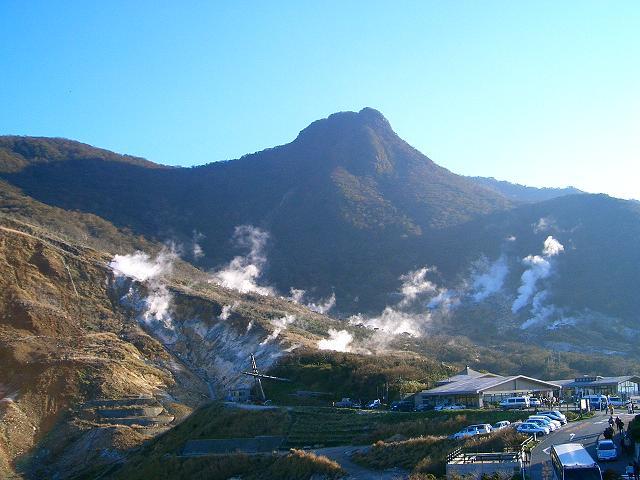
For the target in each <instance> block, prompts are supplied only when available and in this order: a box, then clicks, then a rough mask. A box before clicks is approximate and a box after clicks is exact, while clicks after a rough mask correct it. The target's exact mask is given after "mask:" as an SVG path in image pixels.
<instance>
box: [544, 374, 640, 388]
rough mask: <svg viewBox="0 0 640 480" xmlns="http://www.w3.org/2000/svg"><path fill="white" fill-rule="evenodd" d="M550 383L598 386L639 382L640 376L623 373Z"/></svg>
mask: <svg viewBox="0 0 640 480" xmlns="http://www.w3.org/2000/svg"><path fill="white" fill-rule="evenodd" d="M549 381H550V382H551V383H555V384H558V385H561V386H562V388H580V387H600V386H604V385H617V384H619V383H623V382H629V381H631V382H635V383H640V377H639V376H637V375H625V376H621V377H601V376H593V377H587V376H585V377H577V378H571V379H568V380H549Z"/></svg>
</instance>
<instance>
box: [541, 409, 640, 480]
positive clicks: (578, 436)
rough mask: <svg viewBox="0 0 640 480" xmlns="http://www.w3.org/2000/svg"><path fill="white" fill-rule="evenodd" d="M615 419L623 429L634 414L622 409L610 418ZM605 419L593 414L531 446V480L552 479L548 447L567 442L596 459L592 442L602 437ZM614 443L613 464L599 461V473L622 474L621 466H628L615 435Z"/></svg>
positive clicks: (604, 416) (618, 439)
mask: <svg viewBox="0 0 640 480" xmlns="http://www.w3.org/2000/svg"><path fill="white" fill-rule="evenodd" d="M615 416H619V417H620V418H621V419H622V420H623V421H624V423H625V429H626V428H627V426H628V425H629V422H630V421H631V420H632V419H633V418H634V416H635V415H633V414H627V413H626V410H625V411H624V412H623V411H616V412H615V414H614V418H615ZM608 420H609V414H606V413H604V412H596V415H595V416H594V417H591V418H588V419H585V420H581V421H577V422H573V423H569V424H567V425H566V426H564V427H563V428H562V429H560V430H558V431H556V432H554V433H551V434H550V435H547V436H545V437H543V438H542V441H541V442H540V444H539V445H538V446H536V447H535V449H534V450H533V452H532V455H531V466H530V475H531V480H543V479H544V480H546V479H547V478H552V475H551V472H552V470H551V461H550V456H549V451H550V449H551V446H552V445H556V444H561V443H571V442H576V443H582V444H583V445H584V446H585V448H586V449H587V451H588V452H589V454H591V456H592V457H593V458H594V459H597V456H596V443H597V441H598V437H600V436H601V435H602V432H603V431H604V429H605V428H606V427H607V426H608ZM615 442H616V445H617V447H618V453H619V456H618V459H617V460H616V461H613V462H599V464H600V468H601V469H602V472H603V473H604V472H605V471H606V470H607V469H612V470H614V471H615V472H617V473H619V474H622V473H624V469H625V466H626V465H627V464H628V463H629V459H630V457H628V456H625V454H624V453H622V449H621V448H620V438H619V436H618V435H616V437H615ZM546 472H548V473H549V476H545V473H546Z"/></svg>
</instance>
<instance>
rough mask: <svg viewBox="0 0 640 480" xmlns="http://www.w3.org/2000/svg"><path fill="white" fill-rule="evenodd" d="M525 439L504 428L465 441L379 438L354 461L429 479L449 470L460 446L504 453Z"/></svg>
mask: <svg viewBox="0 0 640 480" xmlns="http://www.w3.org/2000/svg"><path fill="white" fill-rule="evenodd" d="M523 439H524V437H523V436H522V435H520V434H518V433H517V432H515V431H514V430H504V431H501V432H497V433H495V434H493V435H489V436H483V437H475V438H470V439H467V440H464V441H463V442H459V441H455V440H450V439H448V438H446V437H436V436H426V437H418V438H411V439H409V440H405V441H400V442H382V441H379V442H376V443H375V444H373V446H372V447H371V449H370V450H369V451H367V452H364V453H357V454H355V455H354V457H353V460H354V461H355V462H356V463H359V464H361V465H363V466H365V467H368V468H373V469H375V470H383V469H386V468H390V467H401V468H404V469H406V470H410V471H412V473H413V474H415V475H418V476H416V478H425V479H426V478H429V477H428V475H429V474H430V475H443V474H444V473H445V463H446V458H447V455H448V454H449V452H451V450H453V449H454V448H455V447H457V446H462V447H463V448H465V449H472V450H475V451H477V452H492V451H498V452H500V451H503V450H504V449H505V448H517V447H518V446H519V445H520V443H521V442H522V441H523ZM419 475H423V477H420V476H419Z"/></svg>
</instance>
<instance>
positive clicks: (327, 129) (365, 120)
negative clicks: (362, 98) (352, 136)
mask: <svg viewBox="0 0 640 480" xmlns="http://www.w3.org/2000/svg"><path fill="white" fill-rule="evenodd" d="M365 128H370V129H372V130H374V131H375V132H376V133H377V134H382V135H394V136H395V132H394V131H393V129H392V128H391V124H390V123H389V121H388V120H387V119H386V118H385V117H384V115H383V114H382V113H380V112H379V111H378V110H376V109H375V108H371V107H365V108H363V109H362V110H360V111H359V112H352V111H346V112H337V113H333V114H331V115H329V116H328V117H327V118H323V119H320V120H316V121H315V122H313V123H311V124H310V125H309V126H308V127H307V128H305V129H304V130H302V131H301V132H300V134H299V135H298V140H302V139H310V138H314V137H316V136H325V135H327V134H331V133H334V132H336V131H341V132H343V133H345V132H352V133H355V132H361V131H362V130H363V129H365Z"/></svg>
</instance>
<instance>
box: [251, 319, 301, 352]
mask: <svg viewBox="0 0 640 480" xmlns="http://www.w3.org/2000/svg"><path fill="white" fill-rule="evenodd" d="M295 321H296V316H295V315H286V316H284V317H281V318H277V319H275V320H271V325H273V327H274V328H273V332H271V335H269V336H268V337H267V338H265V339H264V340H263V341H262V342H260V345H266V344H267V343H270V342H273V341H274V340H275V339H276V338H278V336H279V335H280V333H282V331H283V330H285V329H286V328H287V327H288V326H289V325H291V324H292V323H293V322H295Z"/></svg>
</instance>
